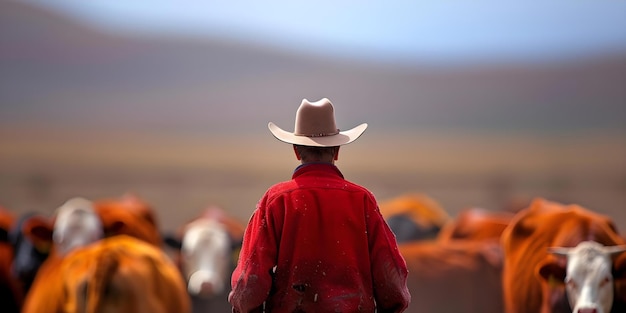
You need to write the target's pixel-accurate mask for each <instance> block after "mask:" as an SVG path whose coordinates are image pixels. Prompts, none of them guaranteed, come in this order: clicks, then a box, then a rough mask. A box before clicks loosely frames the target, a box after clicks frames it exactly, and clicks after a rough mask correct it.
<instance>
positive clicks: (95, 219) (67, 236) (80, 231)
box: [52, 197, 104, 255]
mask: <svg viewBox="0 0 626 313" xmlns="http://www.w3.org/2000/svg"><path fill="white" fill-rule="evenodd" d="M103 236H104V233H103V230H102V223H101V221H100V217H99V216H98V215H97V214H96V212H95V209H94V206H93V203H92V202H91V201H89V200H87V199H84V198H78V197H77V198H72V199H69V200H67V201H66V202H65V203H64V204H63V205H61V206H60V207H59V208H58V209H57V213H56V218H55V221H54V228H53V231H52V240H53V241H54V244H55V246H56V252H57V253H59V255H64V254H66V253H67V252H69V251H71V250H72V249H74V248H76V247H81V246H85V245H87V244H90V243H92V242H95V241H97V240H99V239H102V237H103Z"/></svg>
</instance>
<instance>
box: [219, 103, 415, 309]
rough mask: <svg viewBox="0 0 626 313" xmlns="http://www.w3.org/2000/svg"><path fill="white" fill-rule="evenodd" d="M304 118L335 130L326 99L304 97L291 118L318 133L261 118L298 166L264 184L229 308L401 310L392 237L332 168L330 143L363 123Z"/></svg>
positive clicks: (344, 139)
mask: <svg viewBox="0 0 626 313" xmlns="http://www.w3.org/2000/svg"><path fill="white" fill-rule="evenodd" d="M319 110H330V112H326V113H319V114H322V115H321V116H320V115H319V114H318V115H316V113H315V112H319ZM311 111H313V112H311ZM324 114H326V115H327V116H326V117H324ZM307 117H308V118H309V119H311V118H313V117H314V118H316V119H321V120H322V122H324V121H325V122H326V124H330V126H329V127H328V130H330V133H333V132H332V130H333V129H336V127H335V125H334V112H333V108H332V104H330V102H329V101H328V100H327V99H323V100H321V101H319V102H317V103H313V104H312V103H309V102H308V101H306V100H304V101H303V103H302V105H301V107H300V109H299V110H298V113H297V116H296V133H300V134H302V133H304V134H316V135H317V136H306V135H292V134H289V133H287V134H286V135H285V134H284V133H286V132H284V131H282V130H280V129H279V128H278V130H277V129H276V128H277V127H276V126H275V125H273V124H271V123H270V130H271V131H272V133H273V134H274V135H275V136H276V137H277V138H278V139H279V140H282V141H285V142H288V143H292V144H293V145H294V151H295V153H296V157H297V158H298V159H299V160H301V161H302V165H301V166H299V167H298V168H297V169H296V171H295V172H294V174H293V177H292V179H291V180H289V181H285V182H281V183H278V184H276V185H274V186H272V187H270V188H269V189H268V191H267V192H266V193H265V195H264V196H263V198H262V199H261V200H260V201H259V203H258V205H257V208H256V210H255V212H254V214H253V215H252V218H251V219H250V222H249V224H248V227H247V228H246V234H245V237H244V241H243V247H242V250H241V253H240V258H239V262H238V266H237V268H236V269H235V271H234V272H233V275H232V287H233V290H232V291H231V294H230V296H229V301H230V302H231V304H232V305H233V312H254V311H257V312H261V310H262V307H263V305H265V311H266V312H374V311H376V310H377V311H378V312H402V311H403V310H404V309H406V307H407V306H408V302H409V301H410V295H409V292H408V289H407V288H406V276H407V269H406V264H405V262H404V259H403V258H402V256H401V255H400V254H399V252H398V249H397V246H396V241H395V237H394V235H393V233H392V232H391V230H390V229H389V227H388V226H387V224H386V223H385V221H384V219H383V217H382V215H381V214H380V212H379V210H378V206H377V203H376V200H375V198H374V196H373V195H372V194H371V193H370V192H369V191H368V190H367V189H365V188H363V187H361V186H359V185H356V184H354V183H351V182H349V181H347V180H345V179H344V178H343V175H342V174H341V172H340V171H339V169H338V168H337V167H336V166H335V165H334V161H335V160H337V157H338V152H339V146H340V145H342V144H347V143H350V142H352V141H354V140H355V139H356V138H358V136H360V135H361V134H362V133H363V131H364V130H365V128H366V127H367V125H366V124H362V125H360V126H358V127H356V128H355V129H353V130H351V131H347V132H338V131H337V132H336V133H334V134H331V135H325V134H328V133H329V131H326V129H322V130H320V129H315V130H314V131H312V132H311V130H307V131H305V132H302V128H305V129H306V128H307V126H310V125H315V126H311V127H313V128H316V127H317V128H319V127H320V126H319V124H320V123H317V124H316V123H312V124H307V121H308V120H307V119H306V118H307ZM331 119H332V120H331ZM321 124H322V125H324V123H321ZM303 125H304V126H303ZM281 131H282V132H283V133H281ZM296 136H297V137H296ZM320 139H321V141H322V142H321V143H320Z"/></svg>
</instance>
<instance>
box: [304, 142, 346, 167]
mask: <svg viewBox="0 0 626 313" xmlns="http://www.w3.org/2000/svg"><path fill="white" fill-rule="evenodd" d="M293 151H294V152H295V153H296V158H297V159H298V160H300V161H302V163H312V162H324V163H334V162H335V161H336V160H337V159H338V158H339V146H333V147H311V146H302V145H293Z"/></svg>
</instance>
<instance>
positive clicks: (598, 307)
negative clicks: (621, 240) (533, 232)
mask: <svg viewBox="0 0 626 313" xmlns="http://www.w3.org/2000/svg"><path fill="white" fill-rule="evenodd" d="M624 251H626V246H603V245H601V244H599V243H597V242H594V241H583V242H581V243H579V244H578V245H577V246H576V247H574V248H563V247H558V248H549V252H550V253H552V254H554V255H556V256H559V257H565V258H566V262H563V261H561V260H559V259H547V260H546V261H544V262H543V263H540V264H539V269H538V270H539V275H540V276H541V278H542V279H544V280H546V281H549V282H551V283H555V282H556V283H557V284H565V290H566V294H567V299H568V300H569V304H570V307H571V308H573V310H572V312H573V313H609V312H611V307H612V305H613V296H614V284H613V275H612V257H613V256H614V255H617V254H619V253H621V252H624Z"/></svg>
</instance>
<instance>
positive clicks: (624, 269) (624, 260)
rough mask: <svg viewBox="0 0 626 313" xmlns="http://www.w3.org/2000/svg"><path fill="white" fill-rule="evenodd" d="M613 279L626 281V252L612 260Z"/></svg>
mask: <svg viewBox="0 0 626 313" xmlns="http://www.w3.org/2000/svg"><path fill="white" fill-rule="evenodd" d="M613 279H615V280H624V281H626V253H622V254H620V255H619V256H617V257H615V260H614V261H613Z"/></svg>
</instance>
